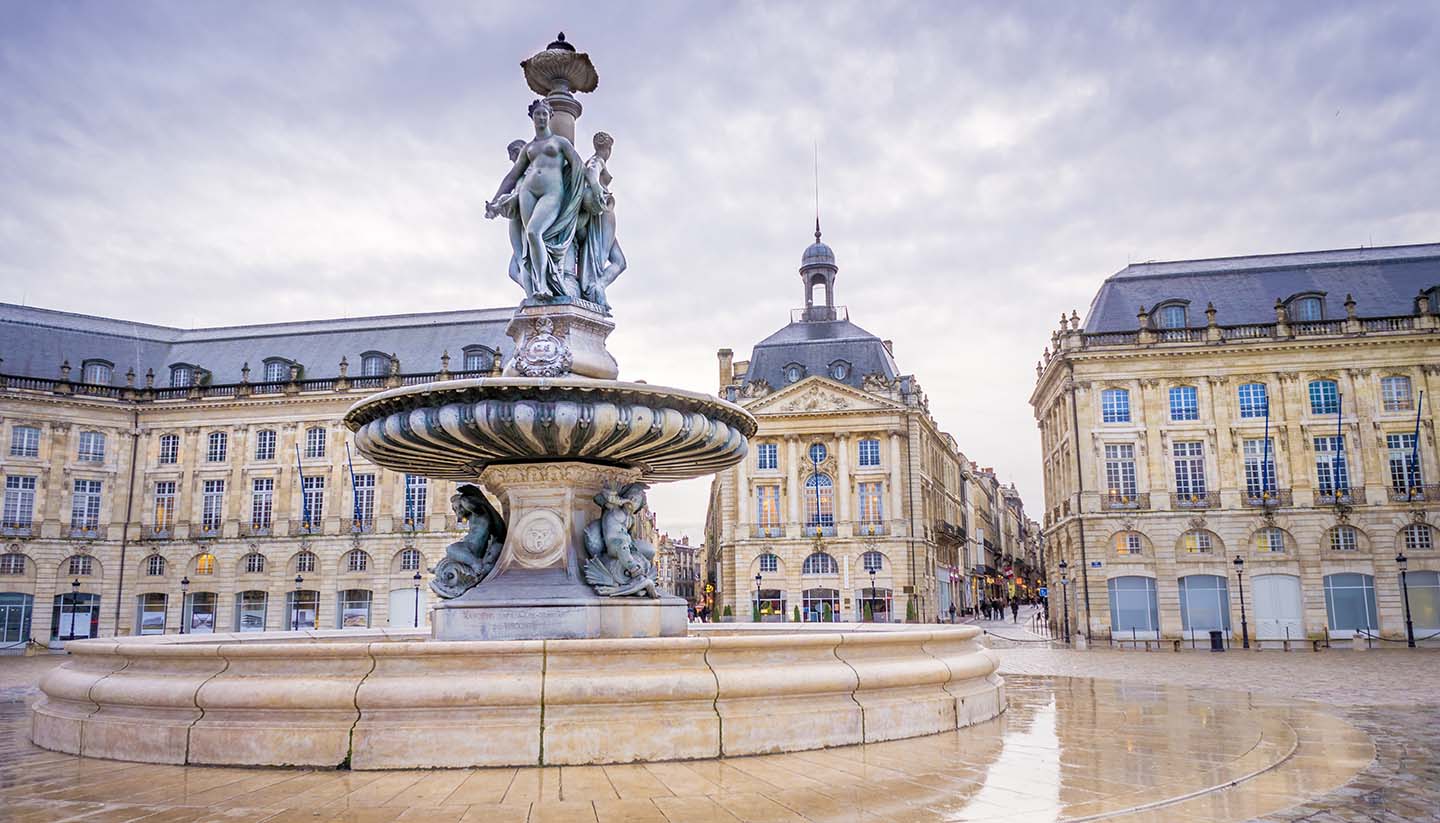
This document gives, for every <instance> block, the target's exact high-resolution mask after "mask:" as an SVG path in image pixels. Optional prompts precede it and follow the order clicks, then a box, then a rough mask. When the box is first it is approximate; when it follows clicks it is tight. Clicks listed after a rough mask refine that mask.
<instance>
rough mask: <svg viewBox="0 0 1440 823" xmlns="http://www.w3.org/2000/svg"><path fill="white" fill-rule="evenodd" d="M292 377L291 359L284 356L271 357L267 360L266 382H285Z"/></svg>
mask: <svg viewBox="0 0 1440 823" xmlns="http://www.w3.org/2000/svg"><path fill="white" fill-rule="evenodd" d="M289 379H290V361H289V360H286V359H285V358H283V357H271V358H269V359H268V360H266V361H265V382H266V383H284V382H285V381H287V380H289Z"/></svg>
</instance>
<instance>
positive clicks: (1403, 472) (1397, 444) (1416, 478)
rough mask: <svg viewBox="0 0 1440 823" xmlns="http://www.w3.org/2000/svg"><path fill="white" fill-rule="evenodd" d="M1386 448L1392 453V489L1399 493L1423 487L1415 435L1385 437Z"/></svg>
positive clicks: (1388, 435) (1389, 435)
mask: <svg viewBox="0 0 1440 823" xmlns="http://www.w3.org/2000/svg"><path fill="white" fill-rule="evenodd" d="M1385 448H1386V449H1388V450H1389V452H1390V487H1391V488H1392V489H1397V490H1399V491H1404V490H1406V489H1409V488H1412V487H1414V486H1419V485H1423V481H1422V480H1421V476H1420V455H1419V454H1418V453H1417V452H1416V451H1415V433H1414V432H1400V433H1398V434H1387V435H1385Z"/></svg>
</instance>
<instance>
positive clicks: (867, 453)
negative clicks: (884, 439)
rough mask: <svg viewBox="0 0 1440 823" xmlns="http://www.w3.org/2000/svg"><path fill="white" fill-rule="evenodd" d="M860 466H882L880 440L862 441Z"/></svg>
mask: <svg viewBox="0 0 1440 823" xmlns="http://www.w3.org/2000/svg"><path fill="white" fill-rule="evenodd" d="M860 465H861V466H878V465H880V441H879V440H861V441H860Z"/></svg>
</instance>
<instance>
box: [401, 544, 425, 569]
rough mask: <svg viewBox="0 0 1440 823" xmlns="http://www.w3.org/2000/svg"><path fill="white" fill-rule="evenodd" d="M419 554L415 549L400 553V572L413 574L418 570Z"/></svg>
mask: <svg viewBox="0 0 1440 823" xmlns="http://www.w3.org/2000/svg"><path fill="white" fill-rule="evenodd" d="M420 560H421V557H420V552H419V550H417V549H406V550H405V551H403V552H400V570H401V571H405V572H413V571H419V570H420Z"/></svg>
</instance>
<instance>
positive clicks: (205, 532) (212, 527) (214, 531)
mask: <svg viewBox="0 0 1440 823" xmlns="http://www.w3.org/2000/svg"><path fill="white" fill-rule="evenodd" d="M222 528H223V525H222V524H220V523H202V524H201V525H200V528H198V529H196V530H195V534H194V536H195V537H203V538H208V539H212V540H213V539H214V538H217V537H219V536H220V531H221V529H222Z"/></svg>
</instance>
